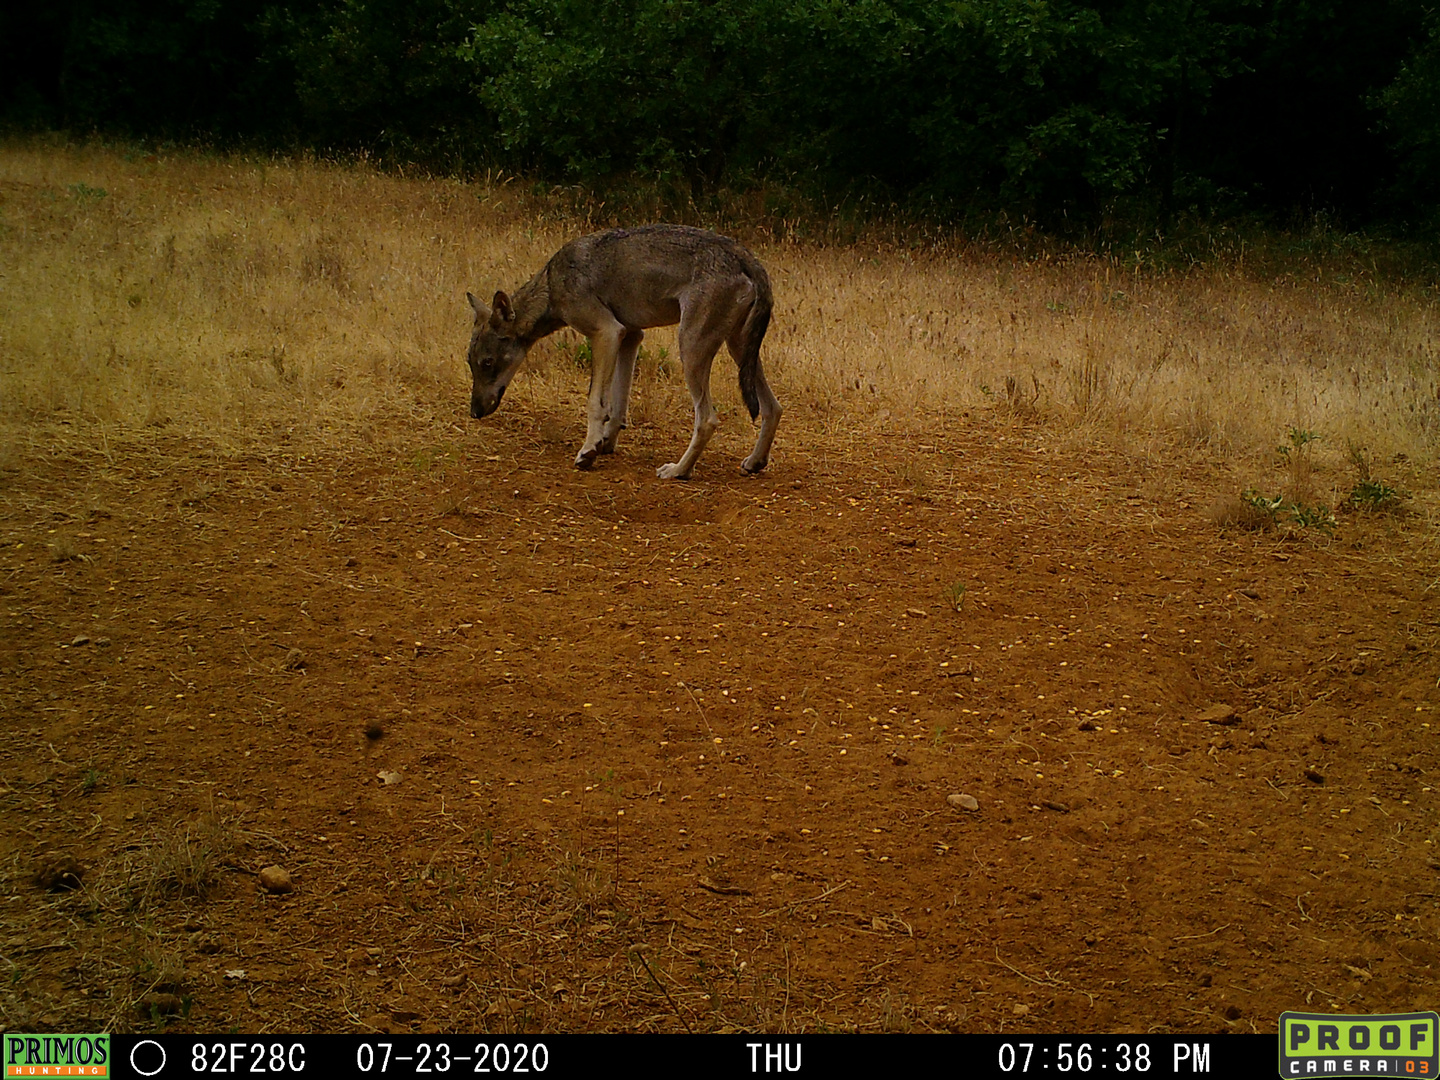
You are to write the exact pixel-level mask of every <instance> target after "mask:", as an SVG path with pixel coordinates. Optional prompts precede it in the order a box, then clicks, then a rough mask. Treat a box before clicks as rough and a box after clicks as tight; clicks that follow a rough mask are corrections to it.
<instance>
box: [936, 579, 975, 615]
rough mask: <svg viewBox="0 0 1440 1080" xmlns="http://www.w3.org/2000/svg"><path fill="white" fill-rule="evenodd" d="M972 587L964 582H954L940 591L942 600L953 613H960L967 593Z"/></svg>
mask: <svg viewBox="0 0 1440 1080" xmlns="http://www.w3.org/2000/svg"><path fill="white" fill-rule="evenodd" d="M969 588H970V586H968V585H966V584H965V582H963V581H953V582H951V583H950V584H949V585H946V586H945V587H944V588H943V589H941V590H940V599H941V600H943V601H944V602H945V603H946V605H948V606H949V608H950V610H951V611H959V610H960V608H961V606H962V605H963V604H964V603H965V593H966V590H968V589H969Z"/></svg>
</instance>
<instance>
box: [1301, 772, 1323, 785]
mask: <svg viewBox="0 0 1440 1080" xmlns="http://www.w3.org/2000/svg"><path fill="white" fill-rule="evenodd" d="M1305 779H1306V780H1309V781H1310V782H1311V783H1312V784H1323V783H1325V774H1324V773H1322V772H1321V771H1320V770H1319V769H1306V770H1305Z"/></svg>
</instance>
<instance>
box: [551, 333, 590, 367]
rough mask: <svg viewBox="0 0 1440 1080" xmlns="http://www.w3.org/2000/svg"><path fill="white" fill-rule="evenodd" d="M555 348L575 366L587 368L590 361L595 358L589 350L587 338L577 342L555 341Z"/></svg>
mask: <svg viewBox="0 0 1440 1080" xmlns="http://www.w3.org/2000/svg"><path fill="white" fill-rule="evenodd" d="M555 348H556V349H557V350H558V351H559V353H560V355H561V356H563V357H564V358H565V359H566V360H568V361H569V362H570V363H571V364H573V365H574V366H575V367H577V368H582V369H588V368H589V367H590V361H592V360H593V359H595V356H594V354H593V353H592V352H591V351H590V341H589V339H588V338H586V339H584V340H582V341H579V342H571V341H565V340H561V341H557V342H556V343H555Z"/></svg>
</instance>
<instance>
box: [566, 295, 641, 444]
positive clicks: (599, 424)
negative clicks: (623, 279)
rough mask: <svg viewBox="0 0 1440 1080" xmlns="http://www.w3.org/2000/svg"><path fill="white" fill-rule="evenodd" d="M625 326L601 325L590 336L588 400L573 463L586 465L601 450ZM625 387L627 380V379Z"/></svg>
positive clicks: (611, 410)
mask: <svg viewBox="0 0 1440 1080" xmlns="http://www.w3.org/2000/svg"><path fill="white" fill-rule="evenodd" d="M624 336H625V328H624V327H623V326H621V325H620V324H619V323H618V322H617V323H613V324H612V325H609V326H602V327H601V328H600V329H598V330H596V331H595V332H594V333H592V334H589V335H588V337H589V338H590V355H591V357H592V358H593V359H592V360H591V367H590V400H589V402H588V403H587V404H586V406H585V442H584V444H582V445H581V447H580V453H578V454H576V455H575V467H576V468H577V469H588V468H590V466H591V465H593V464H594V463H595V457H596V455H598V454H602V453H605V451H604V450H603V449H602V446H603V444H604V442H605V426H606V424H607V423H609V421H610V417H611V414H612V412H613V410H614V408H615V405H614V402H613V400H612V399H613V397H614V393H615V386H614V383H615V368H616V365H617V363H618V361H619V356H620V342H621V340H622V339H623V338H624ZM626 385H627V388H628V385H629V384H628V382H627V384H626Z"/></svg>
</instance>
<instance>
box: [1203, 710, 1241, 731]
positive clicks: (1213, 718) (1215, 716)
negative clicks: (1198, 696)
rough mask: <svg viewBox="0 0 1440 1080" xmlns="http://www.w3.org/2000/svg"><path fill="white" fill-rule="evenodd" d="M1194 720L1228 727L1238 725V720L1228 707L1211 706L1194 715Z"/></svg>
mask: <svg viewBox="0 0 1440 1080" xmlns="http://www.w3.org/2000/svg"><path fill="white" fill-rule="evenodd" d="M1195 719H1196V720H1203V721H1204V722H1205V723H1207V724H1220V725H1221V726H1223V727H1228V726H1229V725H1231V724H1238V723H1239V722H1240V718H1239V717H1238V716H1236V715H1235V710H1234V709H1233V708H1232V707H1231V706H1229V705H1211V706H1210V707H1209V708H1208V709H1203V710H1201V711H1200V712H1198V713H1196V714H1195Z"/></svg>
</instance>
